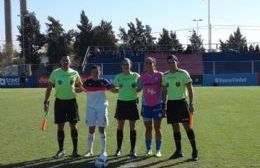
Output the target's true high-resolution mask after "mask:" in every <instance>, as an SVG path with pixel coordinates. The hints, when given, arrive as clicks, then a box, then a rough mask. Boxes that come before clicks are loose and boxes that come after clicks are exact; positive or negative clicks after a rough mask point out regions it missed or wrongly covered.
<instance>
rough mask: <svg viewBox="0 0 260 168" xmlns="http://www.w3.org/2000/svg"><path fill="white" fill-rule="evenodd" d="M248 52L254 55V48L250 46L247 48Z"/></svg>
mask: <svg viewBox="0 0 260 168" xmlns="http://www.w3.org/2000/svg"><path fill="white" fill-rule="evenodd" d="M248 52H249V53H254V52H255V49H254V46H253V45H252V44H250V46H249V48H248Z"/></svg>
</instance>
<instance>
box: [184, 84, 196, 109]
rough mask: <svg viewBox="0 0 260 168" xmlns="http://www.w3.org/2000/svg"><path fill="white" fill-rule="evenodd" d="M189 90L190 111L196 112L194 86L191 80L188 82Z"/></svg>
mask: <svg viewBox="0 0 260 168" xmlns="http://www.w3.org/2000/svg"><path fill="white" fill-rule="evenodd" d="M186 87H187V90H188V96H189V111H190V112H191V113H193V112H194V108H193V88H192V83H191V82H189V83H187V84H186Z"/></svg>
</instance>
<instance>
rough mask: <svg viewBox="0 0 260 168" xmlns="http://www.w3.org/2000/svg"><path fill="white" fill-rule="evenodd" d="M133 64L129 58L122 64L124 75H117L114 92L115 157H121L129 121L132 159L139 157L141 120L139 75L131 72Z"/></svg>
mask: <svg viewBox="0 0 260 168" xmlns="http://www.w3.org/2000/svg"><path fill="white" fill-rule="evenodd" d="M131 67H132V62H131V60H130V59H129V58H124V59H123V61H122V64H121V68H122V73H120V74H117V75H116V77H115V80H114V88H113V89H112V90H111V91H112V92H114V93H116V92H118V99H117V106H116V114H115V118H116V119H117V133H116V134H117V150H116V154H115V156H120V155H121V146H122V142H123V130H124V124H125V120H128V121H129V129H130V143H131V150H130V154H129V156H130V159H135V158H136V157H137V155H136V151H135V146H136V127H135V126H136V120H139V114H138V109H137V81H138V79H139V76H140V75H139V74H138V73H136V72H132V71H131Z"/></svg>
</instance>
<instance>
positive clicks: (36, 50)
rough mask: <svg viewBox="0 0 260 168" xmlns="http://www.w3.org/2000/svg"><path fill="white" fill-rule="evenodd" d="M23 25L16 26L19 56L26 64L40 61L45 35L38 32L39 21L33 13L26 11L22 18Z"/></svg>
mask: <svg viewBox="0 0 260 168" xmlns="http://www.w3.org/2000/svg"><path fill="white" fill-rule="evenodd" d="M23 19H24V20H23V22H24V26H23V27H21V26H18V30H19V33H20V34H19V35H18V36H17V39H18V41H19V43H20V44H19V45H20V47H21V52H20V58H22V59H23V60H24V63H26V64H39V63H40V50H41V49H42V47H43V46H44V44H45V43H46V37H45V35H44V34H42V33H41V32H40V23H39V21H38V20H37V18H36V16H35V13H33V12H31V13H27V14H25V15H24V18H23Z"/></svg>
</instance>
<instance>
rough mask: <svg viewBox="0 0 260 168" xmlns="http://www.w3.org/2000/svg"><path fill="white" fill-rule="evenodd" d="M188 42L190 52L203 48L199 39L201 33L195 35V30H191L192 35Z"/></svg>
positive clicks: (199, 50) (202, 49) (200, 50)
mask: <svg viewBox="0 0 260 168" xmlns="http://www.w3.org/2000/svg"><path fill="white" fill-rule="evenodd" d="M189 40H190V43H191V48H192V52H204V51H205V49H204V48H203V40H202V39H201V35H199V36H198V35H197V34H196V31H195V30H193V31H192V35H191V37H190V39H189Z"/></svg>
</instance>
